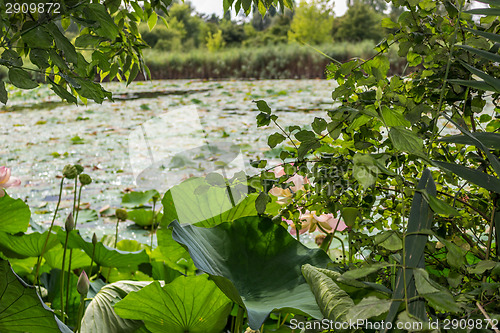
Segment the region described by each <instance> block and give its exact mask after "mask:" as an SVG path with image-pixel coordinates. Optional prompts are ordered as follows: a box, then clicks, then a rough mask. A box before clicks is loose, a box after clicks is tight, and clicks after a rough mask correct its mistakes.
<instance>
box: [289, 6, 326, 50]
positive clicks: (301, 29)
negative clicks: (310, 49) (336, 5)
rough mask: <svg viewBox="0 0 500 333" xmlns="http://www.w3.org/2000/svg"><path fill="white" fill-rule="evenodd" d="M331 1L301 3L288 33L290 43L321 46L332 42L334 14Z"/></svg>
mask: <svg viewBox="0 0 500 333" xmlns="http://www.w3.org/2000/svg"><path fill="white" fill-rule="evenodd" d="M328 2H329V1H324V0H315V1H312V2H306V1H301V2H300V4H299V5H298V6H297V8H296V10H295V15H294V18H293V21H292V23H291V26H290V31H289V32H288V39H289V40H290V41H298V42H305V43H309V44H313V45H319V44H323V43H328V42H331V41H332V38H331V31H332V28H333V13H332V10H331V8H330V7H329V5H328Z"/></svg>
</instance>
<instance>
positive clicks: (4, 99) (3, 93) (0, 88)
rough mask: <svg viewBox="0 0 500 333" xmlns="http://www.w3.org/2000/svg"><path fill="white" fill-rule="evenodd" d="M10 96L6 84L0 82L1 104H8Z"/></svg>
mask: <svg viewBox="0 0 500 333" xmlns="http://www.w3.org/2000/svg"><path fill="white" fill-rule="evenodd" d="M7 100H8V95H7V90H6V89H5V83H4V82H3V81H0V102H2V103H3V104H7Z"/></svg>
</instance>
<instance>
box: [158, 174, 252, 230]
mask: <svg viewBox="0 0 500 333" xmlns="http://www.w3.org/2000/svg"><path fill="white" fill-rule="evenodd" d="M230 189H231V191H228V190H227V188H226V187H225V186H224V185H223V184H218V185H217V186H216V185H210V184H209V183H207V181H206V180H205V179H204V178H199V177H193V178H189V179H187V180H185V181H183V182H182V183H180V184H179V185H176V186H173V187H172V188H171V189H170V190H168V191H167V192H166V193H165V195H164V196H163V200H162V204H163V210H164V214H163V220H162V225H163V226H167V225H169V224H170V222H172V221H173V220H177V221H179V222H180V223H182V224H184V223H190V224H196V223H199V224H198V225H199V226H201V227H213V226H215V225H217V224H220V223H222V222H226V221H231V220H234V219H236V218H239V217H242V216H249V215H255V214H256V211H255V199H256V197H255V196H254V195H251V196H249V197H248V199H247V200H245V198H246V197H244V196H242V193H241V190H240V189H239V188H238V187H236V186H233V187H230ZM245 190H246V188H245ZM231 197H232V199H233V200H231ZM233 202H234V206H233ZM252 202H253V203H252ZM193 207H196V209H193Z"/></svg>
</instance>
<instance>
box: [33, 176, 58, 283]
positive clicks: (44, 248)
mask: <svg viewBox="0 0 500 333" xmlns="http://www.w3.org/2000/svg"><path fill="white" fill-rule="evenodd" d="M63 185H64V177H63V178H61V185H60V186H59V199H58V200H57V205H56V210H55V212H54V216H53V217H52V222H51V223H50V227H49V232H48V233H47V237H46V238H45V242H44V243H43V247H42V253H41V254H40V256H39V257H38V261H37V263H36V273H35V280H34V282H35V283H37V284H38V286H40V283H39V281H38V274H39V273H40V265H41V263H42V258H43V255H44V254H45V251H46V250H47V243H48V242H49V237H50V235H51V233H52V228H53V227H54V222H55V220H56V216H57V211H58V210H59V205H60V204H61V196H62V189H63Z"/></svg>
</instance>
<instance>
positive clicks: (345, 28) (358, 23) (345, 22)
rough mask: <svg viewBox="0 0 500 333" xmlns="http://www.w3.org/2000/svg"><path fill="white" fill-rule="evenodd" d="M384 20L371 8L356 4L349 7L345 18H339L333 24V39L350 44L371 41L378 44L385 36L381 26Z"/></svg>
mask: <svg viewBox="0 0 500 333" xmlns="http://www.w3.org/2000/svg"><path fill="white" fill-rule="evenodd" d="M382 18H383V16H382V15H381V14H379V13H377V12H376V11H375V10H374V9H372V7H371V6H369V5H367V4H363V3H359V2H356V3H355V4H354V5H353V6H351V7H349V9H348V10H347V12H346V13H345V14H344V16H342V17H339V18H338V19H336V20H335V22H334V23H333V31H332V34H333V38H334V40H336V41H337V40H341V41H349V42H358V41H362V40H365V39H370V40H373V41H375V42H377V43H378V42H380V41H381V40H382V39H383V38H384V36H385V33H384V30H383V28H382V26H381V25H380V22H381V20H382Z"/></svg>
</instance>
